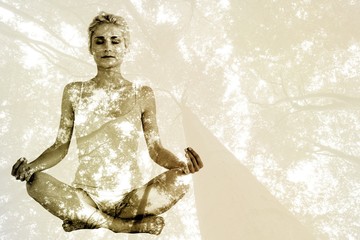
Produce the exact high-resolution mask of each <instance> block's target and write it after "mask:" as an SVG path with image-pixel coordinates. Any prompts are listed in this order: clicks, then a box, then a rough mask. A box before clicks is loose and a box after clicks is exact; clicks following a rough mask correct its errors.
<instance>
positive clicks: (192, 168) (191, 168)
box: [185, 149, 195, 173]
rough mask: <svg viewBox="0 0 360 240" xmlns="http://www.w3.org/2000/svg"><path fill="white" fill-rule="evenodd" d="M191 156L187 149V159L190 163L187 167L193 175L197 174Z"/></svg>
mask: <svg viewBox="0 0 360 240" xmlns="http://www.w3.org/2000/svg"><path fill="white" fill-rule="evenodd" d="M190 155H191V154H189V151H188V150H187V149H185V157H186V158H187V160H188V162H187V167H188V169H189V171H190V172H191V173H194V172H195V168H194V164H193V162H192V160H191V156H190Z"/></svg>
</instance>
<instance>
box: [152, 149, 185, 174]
mask: <svg viewBox="0 0 360 240" xmlns="http://www.w3.org/2000/svg"><path fill="white" fill-rule="evenodd" d="M156 152H157V154H156V156H154V157H153V160H154V161H155V162H156V163H157V164H159V165H160V166H162V167H164V168H167V169H174V168H179V167H182V162H181V161H180V159H179V158H178V157H176V156H175V155H174V154H173V153H172V152H170V151H169V150H167V149H165V148H163V147H159V148H158V149H157V151H156Z"/></svg>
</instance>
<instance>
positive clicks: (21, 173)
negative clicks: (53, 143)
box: [11, 157, 33, 182]
mask: <svg viewBox="0 0 360 240" xmlns="http://www.w3.org/2000/svg"><path fill="white" fill-rule="evenodd" d="M32 174H33V172H32V171H31V170H30V167H29V165H28V162H27V159H26V158H24V157H21V158H20V159H19V160H17V161H16V163H15V164H14V166H13V167H12V170H11V175H13V176H14V177H15V178H16V179H17V180H20V181H24V180H26V181H27V182H29V181H30V179H31V176H32Z"/></svg>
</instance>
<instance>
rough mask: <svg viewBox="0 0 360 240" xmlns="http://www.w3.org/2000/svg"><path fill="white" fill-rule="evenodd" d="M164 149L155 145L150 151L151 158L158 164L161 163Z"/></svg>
mask: <svg viewBox="0 0 360 240" xmlns="http://www.w3.org/2000/svg"><path fill="white" fill-rule="evenodd" d="M162 149H163V148H162V147H161V145H158V144H156V145H154V146H153V147H152V148H150V149H149V155H150V158H151V159H152V160H154V162H156V163H158V162H159V159H160V157H159V156H160V155H161V151H162Z"/></svg>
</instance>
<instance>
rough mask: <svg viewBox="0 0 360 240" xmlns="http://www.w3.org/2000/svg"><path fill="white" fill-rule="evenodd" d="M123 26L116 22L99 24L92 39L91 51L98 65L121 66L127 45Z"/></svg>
mask: <svg viewBox="0 0 360 240" xmlns="http://www.w3.org/2000/svg"><path fill="white" fill-rule="evenodd" d="M121 30H122V28H121V27H120V26H117V25H114V24H102V25H100V26H98V27H97V28H96V30H95V32H94V34H93V36H92V39H91V53H92V55H93V56H94V60H95V62H96V64H97V65H98V67H102V68H113V67H119V66H120V65H121V63H122V61H123V58H124V55H125V52H126V46H125V41H124V38H123V34H122V31H121Z"/></svg>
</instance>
